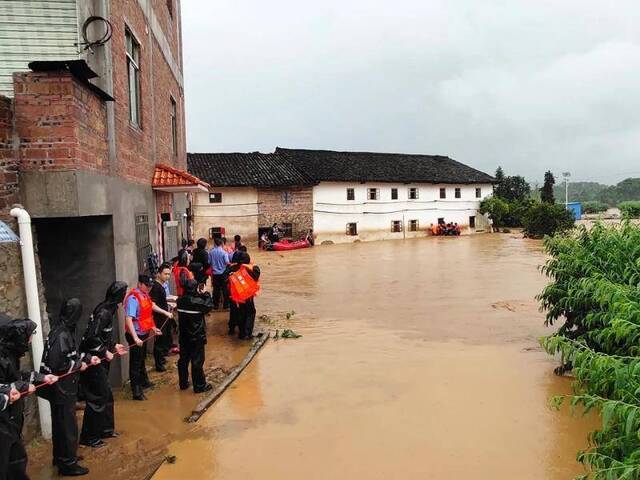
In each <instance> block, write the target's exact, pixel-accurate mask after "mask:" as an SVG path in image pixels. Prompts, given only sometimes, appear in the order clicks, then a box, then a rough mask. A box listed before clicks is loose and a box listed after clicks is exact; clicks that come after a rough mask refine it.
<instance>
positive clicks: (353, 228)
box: [347, 223, 358, 236]
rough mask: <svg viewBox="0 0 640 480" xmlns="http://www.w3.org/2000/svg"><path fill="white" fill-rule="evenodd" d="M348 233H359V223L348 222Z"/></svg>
mask: <svg viewBox="0 0 640 480" xmlns="http://www.w3.org/2000/svg"><path fill="white" fill-rule="evenodd" d="M347 235H349V236H355V235H358V224H357V223H347Z"/></svg>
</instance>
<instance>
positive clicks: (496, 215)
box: [480, 195, 509, 230]
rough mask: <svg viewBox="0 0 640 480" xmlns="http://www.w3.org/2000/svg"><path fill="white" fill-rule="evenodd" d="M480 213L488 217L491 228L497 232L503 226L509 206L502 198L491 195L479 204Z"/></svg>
mask: <svg viewBox="0 0 640 480" xmlns="http://www.w3.org/2000/svg"><path fill="white" fill-rule="evenodd" d="M480 213H481V214H482V215H485V214H486V215H489V218H490V219H491V221H492V222H493V228H494V229H496V230H497V229H498V228H500V227H502V226H504V225H505V219H506V218H507V216H508V215H509V204H508V203H507V202H505V201H504V200H503V199H502V198H500V197H496V196H495V195H492V196H490V197H488V198H485V199H484V200H482V202H480Z"/></svg>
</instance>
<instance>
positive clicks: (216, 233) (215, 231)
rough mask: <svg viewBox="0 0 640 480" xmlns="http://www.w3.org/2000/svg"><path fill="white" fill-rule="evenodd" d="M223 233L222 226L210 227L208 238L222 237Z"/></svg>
mask: <svg viewBox="0 0 640 480" xmlns="http://www.w3.org/2000/svg"><path fill="white" fill-rule="evenodd" d="M223 234H224V228H223V227H211V228H210V229H209V238H222V235H223Z"/></svg>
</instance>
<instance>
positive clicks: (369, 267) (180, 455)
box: [130, 234, 595, 480]
mask: <svg viewBox="0 0 640 480" xmlns="http://www.w3.org/2000/svg"><path fill="white" fill-rule="evenodd" d="M254 261H255V263H257V264H259V265H260V266H261V268H262V271H263V278H262V285H263V293H262V295H261V296H260V297H259V298H258V300H257V301H256V304H257V308H258V314H259V315H261V314H263V315H268V316H269V317H270V321H269V322H263V323H259V327H261V328H266V329H272V330H275V329H276V328H279V329H282V328H292V329H294V330H295V331H296V332H297V333H300V334H302V335H303V337H302V338H300V339H297V340H285V339H280V340H278V341H273V340H270V341H269V342H268V343H267V344H266V346H265V347H264V348H263V349H262V351H261V352H260V353H259V354H258V355H257V357H256V358H255V359H254V361H253V362H252V363H251V364H250V365H249V367H248V368H247V369H246V370H245V371H244V373H243V374H242V375H241V376H240V378H239V379H238V380H237V381H236V382H235V383H234V384H233V385H232V387H231V388H230V389H229V390H228V391H227V392H226V393H225V394H224V395H223V397H222V398H221V399H220V400H219V401H218V402H217V403H216V404H215V405H214V406H213V407H212V408H211V409H210V410H209V411H208V413H207V414H205V416H204V417H203V418H202V419H201V420H200V421H199V422H198V423H197V424H196V425H194V426H192V425H189V426H187V425H185V426H184V427H183V428H182V429H181V431H180V432H176V435H174V436H173V437H172V438H173V441H172V442H171V443H169V444H168V445H167V446H166V449H165V451H166V452H167V453H170V454H171V455H175V456H176V462H175V463H173V464H169V463H165V464H164V465H162V467H161V468H160V469H159V470H158V471H157V473H156V474H155V476H154V479H182V478H203V479H245V478H246V479H250V478H261V479H283V478H311V479H327V478H332V479H353V478H367V479H389V478H400V477H402V478H407V479H424V478H433V479H460V478H475V479H487V480H488V479H492V480H496V479H505V480H506V479H510V480H511V479H531V480H534V479H535V480H543V479H545V480H561V479H562V480H565V479H569V478H572V476H573V475H575V474H578V473H580V472H581V471H582V468H581V466H580V465H578V464H577V463H576V462H575V455H576V452H577V451H578V450H579V449H580V448H584V447H585V446H586V438H587V433H588V431H589V430H590V429H592V428H593V427H594V426H595V424H594V423H593V422H590V421H588V420H585V419H579V418H572V417H570V416H569V415H568V414H566V413H558V412H555V411H553V410H551V409H550V408H549V406H548V405H549V398H550V397H551V396H552V395H555V394H559V393H567V392H569V389H570V385H569V380H567V379H562V378H557V377H555V376H554V375H553V373H552V369H553V367H554V366H555V363H554V361H553V359H550V358H548V357H547V356H546V354H544V353H543V352H542V351H541V349H540V348H539V347H538V343H537V339H538V337H540V336H541V335H544V334H547V333H549V332H548V330H547V329H546V328H545V327H544V325H543V315H542V314H541V313H540V312H538V309H537V304H536V302H535V300H534V298H533V297H534V296H535V295H536V294H537V293H538V292H539V291H540V289H541V287H542V286H543V285H544V284H545V279H544V278H543V277H542V276H541V275H540V273H539V272H538V270H537V267H538V265H540V264H541V263H542V262H543V261H544V255H543V253H542V247H541V244H540V243H539V242H533V241H528V240H523V239H521V238H517V237H516V236H512V235H498V234H496V235H478V236H471V237H462V238H431V239H422V240H412V241H404V242H401V241H390V242H375V243H361V244H354V245H333V246H326V247H325V246H321V247H317V248H314V249H310V250H299V251H293V252H286V253H277V252H269V253H261V254H258V255H256V256H255V258H254ZM287 312H295V314H293V315H292V314H291V313H289V315H288V316H289V317H290V318H289V319H287V318H286V317H287V315H286V313H287ZM217 321H218V322H219V323H220V325H223V319H222V318H220V319H219V320H217ZM220 339H221V341H228V340H226V339H224V338H222V337H220ZM194 404H195V402H194ZM130 434H132V433H130Z"/></svg>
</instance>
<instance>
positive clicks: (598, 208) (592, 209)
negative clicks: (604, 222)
mask: <svg viewBox="0 0 640 480" xmlns="http://www.w3.org/2000/svg"><path fill="white" fill-rule="evenodd" d="M607 208H609V207H608V206H607V204H606V203H603V202H598V201H595V202H584V203H583V204H582V211H583V212H584V213H602V212H606V211H607Z"/></svg>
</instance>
